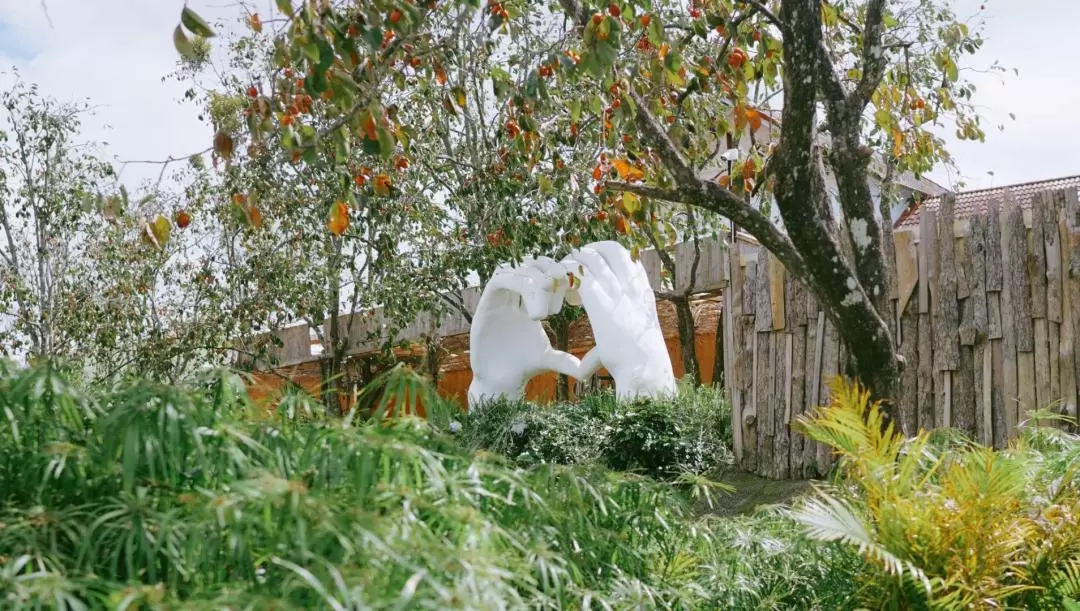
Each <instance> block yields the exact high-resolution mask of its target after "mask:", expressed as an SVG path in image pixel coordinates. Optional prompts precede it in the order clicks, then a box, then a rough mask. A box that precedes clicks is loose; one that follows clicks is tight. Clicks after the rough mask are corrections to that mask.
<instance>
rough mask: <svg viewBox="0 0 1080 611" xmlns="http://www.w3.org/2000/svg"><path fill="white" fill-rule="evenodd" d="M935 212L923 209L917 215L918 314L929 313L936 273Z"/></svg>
mask: <svg viewBox="0 0 1080 611" xmlns="http://www.w3.org/2000/svg"><path fill="white" fill-rule="evenodd" d="M936 236H937V212H936V211H934V210H929V209H924V210H923V211H922V212H921V213H920V214H919V314H929V313H930V300H931V299H932V295H931V293H933V290H934V286H933V285H934V284H935V282H936V278H937V273H936V272H935V270H934V269H933V268H934V266H935V265H936V262H937V254H936V252H935V251H936V250H937V238H936Z"/></svg>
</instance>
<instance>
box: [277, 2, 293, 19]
mask: <svg viewBox="0 0 1080 611" xmlns="http://www.w3.org/2000/svg"><path fill="white" fill-rule="evenodd" d="M274 1H275V2H276V3H277V8H278V10H279V11H281V12H282V13H285V15H286V16H287V17H292V16H293V7H292V1H291V0H274Z"/></svg>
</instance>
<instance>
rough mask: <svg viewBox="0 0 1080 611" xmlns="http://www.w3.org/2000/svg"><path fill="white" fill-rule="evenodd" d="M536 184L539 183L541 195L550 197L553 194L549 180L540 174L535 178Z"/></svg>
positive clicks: (553, 189) (553, 188)
mask: <svg viewBox="0 0 1080 611" xmlns="http://www.w3.org/2000/svg"><path fill="white" fill-rule="evenodd" d="M537 182H538V183H539V187H540V194H541V195H551V194H552V193H554V191H555V187H554V185H552V184H551V179H550V178H548V177H547V176H545V175H543V174H541V175H540V176H539V177H538V178H537Z"/></svg>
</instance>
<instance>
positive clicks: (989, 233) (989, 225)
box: [986, 198, 1004, 291]
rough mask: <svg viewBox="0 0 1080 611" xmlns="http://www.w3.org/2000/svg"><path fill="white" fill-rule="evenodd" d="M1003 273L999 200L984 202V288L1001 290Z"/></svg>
mask: <svg viewBox="0 0 1080 611" xmlns="http://www.w3.org/2000/svg"><path fill="white" fill-rule="evenodd" d="M1003 288H1004V274H1003V273H1002V267H1001V201H1000V200H998V199H997V198H994V199H991V200H990V201H989V202H987V203H986V290H988V291H1001V290H1002V289H1003Z"/></svg>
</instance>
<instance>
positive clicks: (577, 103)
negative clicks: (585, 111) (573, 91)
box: [570, 100, 581, 123]
mask: <svg viewBox="0 0 1080 611" xmlns="http://www.w3.org/2000/svg"><path fill="white" fill-rule="evenodd" d="M580 120H581V100H573V101H571V102H570V121H571V122H572V123H577V122H578V121H580Z"/></svg>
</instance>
